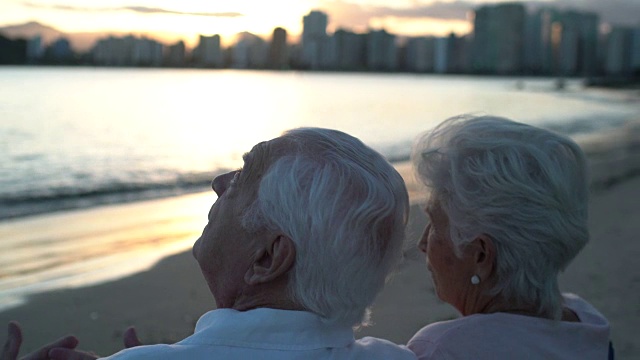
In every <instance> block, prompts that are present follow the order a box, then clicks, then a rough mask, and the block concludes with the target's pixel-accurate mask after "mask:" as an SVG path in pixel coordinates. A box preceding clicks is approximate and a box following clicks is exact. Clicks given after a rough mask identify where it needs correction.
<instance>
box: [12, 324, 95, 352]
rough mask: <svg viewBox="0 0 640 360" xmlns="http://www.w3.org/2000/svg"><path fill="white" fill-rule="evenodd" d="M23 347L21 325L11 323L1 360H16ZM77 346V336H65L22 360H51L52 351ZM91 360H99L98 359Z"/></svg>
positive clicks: (71, 348) (70, 348)
mask: <svg viewBox="0 0 640 360" xmlns="http://www.w3.org/2000/svg"><path fill="white" fill-rule="evenodd" d="M21 345H22V329H20V324H18V323H17V322H15V321H11V322H10V323H9V327H8V334H7V341H6V342H5V343H4V348H3V349H2V353H0V360H16V359H17V358H18V354H19V353H20V346H21ZM76 346H78V339H77V338H76V337H75V336H65V337H63V338H60V339H58V340H56V341H54V342H52V343H51V344H48V345H45V346H43V347H41V348H40V349H38V350H36V351H34V352H32V353H31V354H29V355H27V356H25V357H23V358H21V360H39V359H49V356H50V354H49V352H50V351H52V349H64V350H73V349H75V348H76ZM87 359H88V358H87ZM90 359H97V357H93V358H90Z"/></svg>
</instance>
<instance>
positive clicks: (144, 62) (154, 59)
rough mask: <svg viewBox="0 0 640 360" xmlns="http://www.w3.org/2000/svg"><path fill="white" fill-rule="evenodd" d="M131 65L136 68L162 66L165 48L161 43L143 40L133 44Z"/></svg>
mask: <svg viewBox="0 0 640 360" xmlns="http://www.w3.org/2000/svg"><path fill="white" fill-rule="evenodd" d="M131 51H132V54H131V65H134V66H161V65H162V52H163V46H162V44H160V43H159V42H157V41H155V40H153V39H148V38H145V37H143V38H141V39H136V40H135V41H134V43H133V48H132V50H131Z"/></svg>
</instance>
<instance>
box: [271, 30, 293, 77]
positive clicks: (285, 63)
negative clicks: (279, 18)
mask: <svg viewBox="0 0 640 360" xmlns="http://www.w3.org/2000/svg"><path fill="white" fill-rule="evenodd" d="M269 68H271V69H280V70H283V69H288V68H289V47H288V45H287V30H285V29H283V28H280V27H278V28H275V29H274V30H273V35H272V36H271V44H269Z"/></svg>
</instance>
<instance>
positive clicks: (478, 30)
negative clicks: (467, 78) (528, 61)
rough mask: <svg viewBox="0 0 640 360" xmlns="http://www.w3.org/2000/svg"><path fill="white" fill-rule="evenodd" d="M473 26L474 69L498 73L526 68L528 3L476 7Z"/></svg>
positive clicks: (517, 71)
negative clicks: (524, 57) (524, 52)
mask: <svg viewBox="0 0 640 360" xmlns="http://www.w3.org/2000/svg"><path fill="white" fill-rule="evenodd" d="M473 27H474V38H473V49H472V54H473V56H472V58H473V61H472V64H471V66H472V69H473V71H475V72H479V73H498V74H512V73H519V72H521V71H522V64H523V62H522V54H523V42H524V28H525V7H524V5H522V4H521V3H505V4H497V5H486V6H482V7H480V8H478V9H477V10H476V11H475V17H474V22H473Z"/></svg>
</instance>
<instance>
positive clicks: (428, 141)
mask: <svg viewBox="0 0 640 360" xmlns="http://www.w3.org/2000/svg"><path fill="white" fill-rule="evenodd" d="M412 160H413V163H414V167H415V169H416V171H417V174H418V176H419V177H420V179H421V180H422V182H423V183H424V184H425V185H427V187H429V188H430V190H431V196H432V197H435V198H436V199H438V200H440V202H441V204H442V207H443V209H444V211H445V213H446V214H447V215H448V217H449V223H450V235H451V240H452V241H453V243H454V245H455V247H454V248H455V249H456V251H457V254H458V256H460V254H461V253H460V251H461V249H462V248H463V247H464V245H465V244H468V243H469V242H471V241H473V240H474V239H475V238H476V237H477V236H479V235H481V234H485V235H488V236H489V237H491V239H492V240H493V242H494V244H495V246H496V251H497V254H496V264H495V266H496V271H497V280H498V281H497V284H496V286H495V287H494V288H493V289H492V294H493V295H498V296H501V297H502V298H503V299H504V300H506V301H509V303H511V304H513V305H514V306H531V305H537V309H538V313H539V314H540V315H542V316H546V317H550V318H554V319H559V317H560V315H561V311H562V298H561V295H560V291H559V289H558V280H557V276H558V273H559V272H560V271H562V270H564V269H565V268H566V266H567V265H568V264H569V263H570V262H571V260H573V258H574V257H575V256H576V255H577V254H578V252H580V250H581V249H582V248H583V247H584V245H585V244H586V243H587V241H588V239H589V233H588V229H587V210H588V174H587V164H586V158H585V155H584V153H583V152H582V150H581V149H580V147H579V146H578V145H577V144H576V143H575V142H574V141H572V140H571V139H569V138H567V137H565V136H561V135H558V134H555V133H553V132H551V131H548V130H544V129H541V128H537V127H534V126H530V125H526V124H521V123H517V122H514V121H511V120H508V119H504V118H498V117H492V116H482V117H471V116H461V117H455V118H451V119H448V120H446V121H445V122H443V123H442V124H440V125H438V126H437V127H436V128H435V129H434V130H432V131H429V132H428V133H426V134H425V135H423V136H422V137H421V138H419V140H418V141H417V142H416V145H415V146H414V149H413V154H412Z"/></svg>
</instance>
